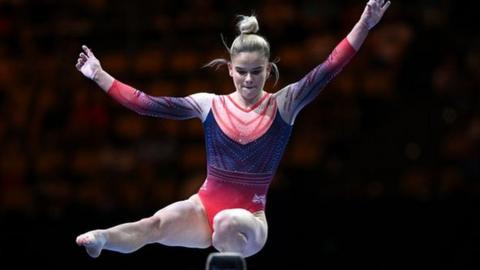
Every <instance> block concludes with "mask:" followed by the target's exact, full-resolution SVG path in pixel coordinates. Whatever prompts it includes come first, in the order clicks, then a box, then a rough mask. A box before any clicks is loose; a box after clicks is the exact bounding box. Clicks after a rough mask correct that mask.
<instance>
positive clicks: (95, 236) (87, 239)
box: [76, 230, 106, 258]
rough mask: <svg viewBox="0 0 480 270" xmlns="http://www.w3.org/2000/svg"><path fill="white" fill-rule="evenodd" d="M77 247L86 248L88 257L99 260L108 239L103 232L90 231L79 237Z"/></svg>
mask: <svg viewBox="0 0 480 270" xmlns="http://www.w3.org/2000/svg"><path fill="white" fill-rule="evenodd" d="M76 242H77V245H79V246H84V247H85V250H86V251H87V253H88V255H90V257H92V258H97V257H98V256H100V252H102V249H103V246H104V245H105V242H106V239H105V236H104V235H103V233H102V231H101V230H95V231H90V232H87V233H84V234H81V235H79V236H78V237H77V241H76Z"/></svg>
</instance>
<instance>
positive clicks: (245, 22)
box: [237, 15, 259, 34]
mask: <svg viewBox="0 0 480 270" xmlns="http://www.w3.org/2000/svg"><path fill="white" fill-rule="evenodd" d="M239 17H240V21H239V22H238V24H237V26H238V30H239V31H240V34H255V33H257V32H258V29H259V27H258V21H257V18H256V17H255V16H243V15H240V16H239Z"/></svg>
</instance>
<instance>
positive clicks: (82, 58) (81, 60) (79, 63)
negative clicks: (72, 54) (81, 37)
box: [75, 45, 93, 70]
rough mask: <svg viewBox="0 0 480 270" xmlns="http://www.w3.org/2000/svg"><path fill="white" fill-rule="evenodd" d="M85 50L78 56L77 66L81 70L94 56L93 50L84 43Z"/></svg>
mask: <svg viewBox="0 0 480 270" xmlns="http://www.w3.org/2000/svg"><path fill="white" fill-rule="evenodd" d="M82 49H83V52H81V53H80V54H79V56H78V60H77V64H76V65H75V67H76V68H77V69H78V70H80V69H81V68H82V66H83V65H84V64H85V62H87V60H88V58H90V57H92V56H93V53H92V50H90V48H88V47H87V46H86V45H82Z"/></svg>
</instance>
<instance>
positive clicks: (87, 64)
mask: <svg viewBox="0 0 480 270" xmlns="http://www.w3.org/2000/svg"><path fill="white" fill-rule="evenodd" d="M82 49H83V52H81V53H80V55H79V57H78V60H77V64H76V65H75V67H76V68H77V69H78V70H79V71H80V72H81V73H82V74H83V75H84V76H85V77H87V78H89V79H91V80H93V79H94V78H95V74H97V72H98V71H99V70H101V69H102V66H101V65H100V61H98V59H97V58H96V57H95V55H94V54H93V52H92V50H90V48H88V47H87V46H85V45H83V46H82Z"/></svg>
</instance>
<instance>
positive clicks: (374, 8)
mask: <svg viewBox="0 0 480 270" xmlns="http://www.w3.org/2000/svg"><path fill="white" fill-rule="evenodd" d="M390 4H391V3H390V1H386V2H385V0H369V1H368V3H367V6H366V7H365V9H364V10H363V13H362V16H361V17H360V21H361V22H363V23H365V24H366V26H367V27H368V30H370V29H372V28H373V27H374V26H375V25H376V24H377V23H378V22H379V21H380V19H381V18H382V16H383V14H384V13H385V11H386V10H387V8H388V7H389V6H390Z"/></svg>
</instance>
